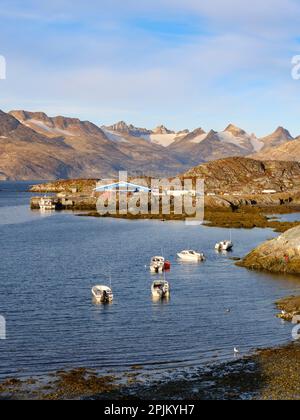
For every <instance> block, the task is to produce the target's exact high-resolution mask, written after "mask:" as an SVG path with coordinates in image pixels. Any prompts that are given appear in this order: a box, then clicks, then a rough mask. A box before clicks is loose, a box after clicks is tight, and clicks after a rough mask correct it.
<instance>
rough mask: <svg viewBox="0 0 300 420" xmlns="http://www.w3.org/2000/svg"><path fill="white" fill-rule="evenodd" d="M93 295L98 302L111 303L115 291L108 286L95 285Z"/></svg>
mask: <svg viewBox="0 0 300 420" xmlns="http://www.w3.org/2000/svg"><path fill="white" fill-rule="evenodd" d="M92 295H93V297H94V299H95V300H96V301H97V302H98V303H111V302H112V301H113V299H114V295H113V292H112V290H111V288H110V287H108V286H94V287H93V288H92Z"/></svg>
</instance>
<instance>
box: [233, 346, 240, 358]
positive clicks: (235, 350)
mask: <svg viewBox="0 0 300 420" xmlns="http://www.w3.org/2000/svg"><path fill="white" fill-rule="evenodd" d="M233 352H234V354H235V355H236V356H237V355H238V354H240V350H239V349H238V348H237V347H235V348H234V349H233Z"/></svg>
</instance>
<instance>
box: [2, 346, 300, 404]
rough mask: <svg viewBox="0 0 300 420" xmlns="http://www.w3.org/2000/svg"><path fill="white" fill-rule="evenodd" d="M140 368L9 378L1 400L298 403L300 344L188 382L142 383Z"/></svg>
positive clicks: (228, 365) (206, 372) (215, 369)
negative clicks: (110, 372)
mask: <svg viewBox="0 0 300 420" xmlns="http://www.w3.org/2000/svg"><path fill="white" fill-rule="evenodd" d="M139 369H140V367H138V366H133V367H132V369H131V372H128V373H126V374H124V375H123V377H122V378H120V377H118V376H117V375H116V376H99V375H98V374H97V372H96V371H94V370H91V369H84V368H81V369H74V370H71V371H59V372H57V373H55V374H50V375H49V376H48V378H47V380H45V378H42V379H41V378H40V379H35V378H30V379H29V380H23V381H22V380H18V379H8V380H7V381H4V382H3V383H1V384H0V400H10V399H14V400H41V399H42V400H126V399H131V400H137V401H138V400H154V401H155V400H166V401H168V400H184V399H187V400H195V401H197V400H198V401H200V400H295V399H296V400H300V389H299V383H300V343H299V342H294V343H290V344H288V345H284V346H281V347H277V348H273V349H265V350H260V351H258V352H257V353H255V354H254V355H251V356H246V357H243V358H238V359H237V360H235V361H232V362H228V363H223V364H220V365H216V366H212V367H205V368H203V369H201V370H199V372H198V373H195V374H193V376H192V377H190V378H187V379H177V380H176V379H174V380H169V381H154V382H148V383H143V382H142V381H141V380H140V372H139ZM120 379H122V382H123V383H120Z"/></svg>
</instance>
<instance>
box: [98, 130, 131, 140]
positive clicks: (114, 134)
mask: <svg viewBox="0 0 300 420" xmlns="http://www.w3.org/2000/svg"><path fill="white" fill-rule="evenodd" d="M102 131H103V132H104V134H105V135H106V137H107V138H108V140H110V141H113V142H114V143H129V142H128V140H126V139H125V138H124V137H123V136H122V135H121V134H118V133H117V132H116V131H111V130H107V129H106V128H103V127H102Z"/></svg>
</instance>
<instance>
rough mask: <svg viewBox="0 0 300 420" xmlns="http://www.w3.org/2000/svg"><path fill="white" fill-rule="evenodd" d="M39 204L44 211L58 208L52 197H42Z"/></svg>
mask: <svg viewBox="0 0 300 420" xmlns="http://www.w3.org/2000/svg"><path fill="white" fill-rule="evenodd" d="M39 206H40V210H41V211H42V212H45V211H52V210H55V209H56V205H55V203H54V201H53V199H52V198H51V197H42V198H41V199H40V201H39Z"/></svg>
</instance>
